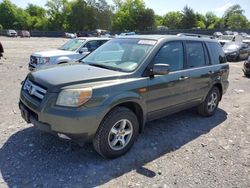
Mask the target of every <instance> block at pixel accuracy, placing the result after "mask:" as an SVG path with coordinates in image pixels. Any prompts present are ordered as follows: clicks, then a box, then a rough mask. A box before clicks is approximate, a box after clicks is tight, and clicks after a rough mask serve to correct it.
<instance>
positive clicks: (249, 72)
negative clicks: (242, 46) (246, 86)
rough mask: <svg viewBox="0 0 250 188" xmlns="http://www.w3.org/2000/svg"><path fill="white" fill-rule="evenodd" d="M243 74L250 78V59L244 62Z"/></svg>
mask: <svg viewBox="0 0 250 188" xmlns="http://www.w3.org/2000/svg"><path fill="white" fill-rule="evenodd" d="M243 72H244V74H245V76H247V77H250V57H249V58H248V59H247V60H246V61H245V62H244V67H243Z"/></svg>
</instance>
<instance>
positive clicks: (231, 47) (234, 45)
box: [223, 44, 240, 50]
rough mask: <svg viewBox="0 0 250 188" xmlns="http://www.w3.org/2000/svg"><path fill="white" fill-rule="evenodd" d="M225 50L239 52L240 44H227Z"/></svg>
mask: <svg viewBox="0 0 250 188" xmlns="http://www.w3.org/2000/svg"><path fill="white" fill-rule="evenodd" d="M223 48H224V50H237V49H239V48H240V45H239V44H225V45H224V46H223Z"/></svg>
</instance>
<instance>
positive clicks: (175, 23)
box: [163, 11, 182, 29]
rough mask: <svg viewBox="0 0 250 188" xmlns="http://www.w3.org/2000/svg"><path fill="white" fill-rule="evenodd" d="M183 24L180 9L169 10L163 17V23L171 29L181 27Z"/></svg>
mask: <svg viewBox="0 0 250 188" xmlns="http://www.w3.org/2000/svg"><path fill="white" fill-rule="evenodd" d="M181 24H182V14H181V12H179V11H172V12H168V13H167V14H166V15H165V16H164V18H163V25H165V26H167V27H168V28H169V29H179V28H181Z"/></svg>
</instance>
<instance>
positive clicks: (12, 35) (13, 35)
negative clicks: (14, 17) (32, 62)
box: [6, 29, 17, 37]
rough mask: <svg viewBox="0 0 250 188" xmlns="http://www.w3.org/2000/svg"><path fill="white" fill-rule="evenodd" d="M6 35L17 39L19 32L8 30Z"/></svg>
mask: <svg viewBox="0 0 250 188" xmlns="http://www.w3.org/2000/svg"><path fill="white" fill-rule="evenodd" d="M6 34H7V36H8V37H17V32H16V31H15V30H13V29H9V30H7V32H6Z"/></svg>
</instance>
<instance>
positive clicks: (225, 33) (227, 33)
mask: <svg viewBox="0 0 250 188" xmlns="http://www.w3.org/2000/svg"><path fill="white" fill-rule="evenodd" d="M223 35H234V32H233V31H224V32H223Z"/></svg>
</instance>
